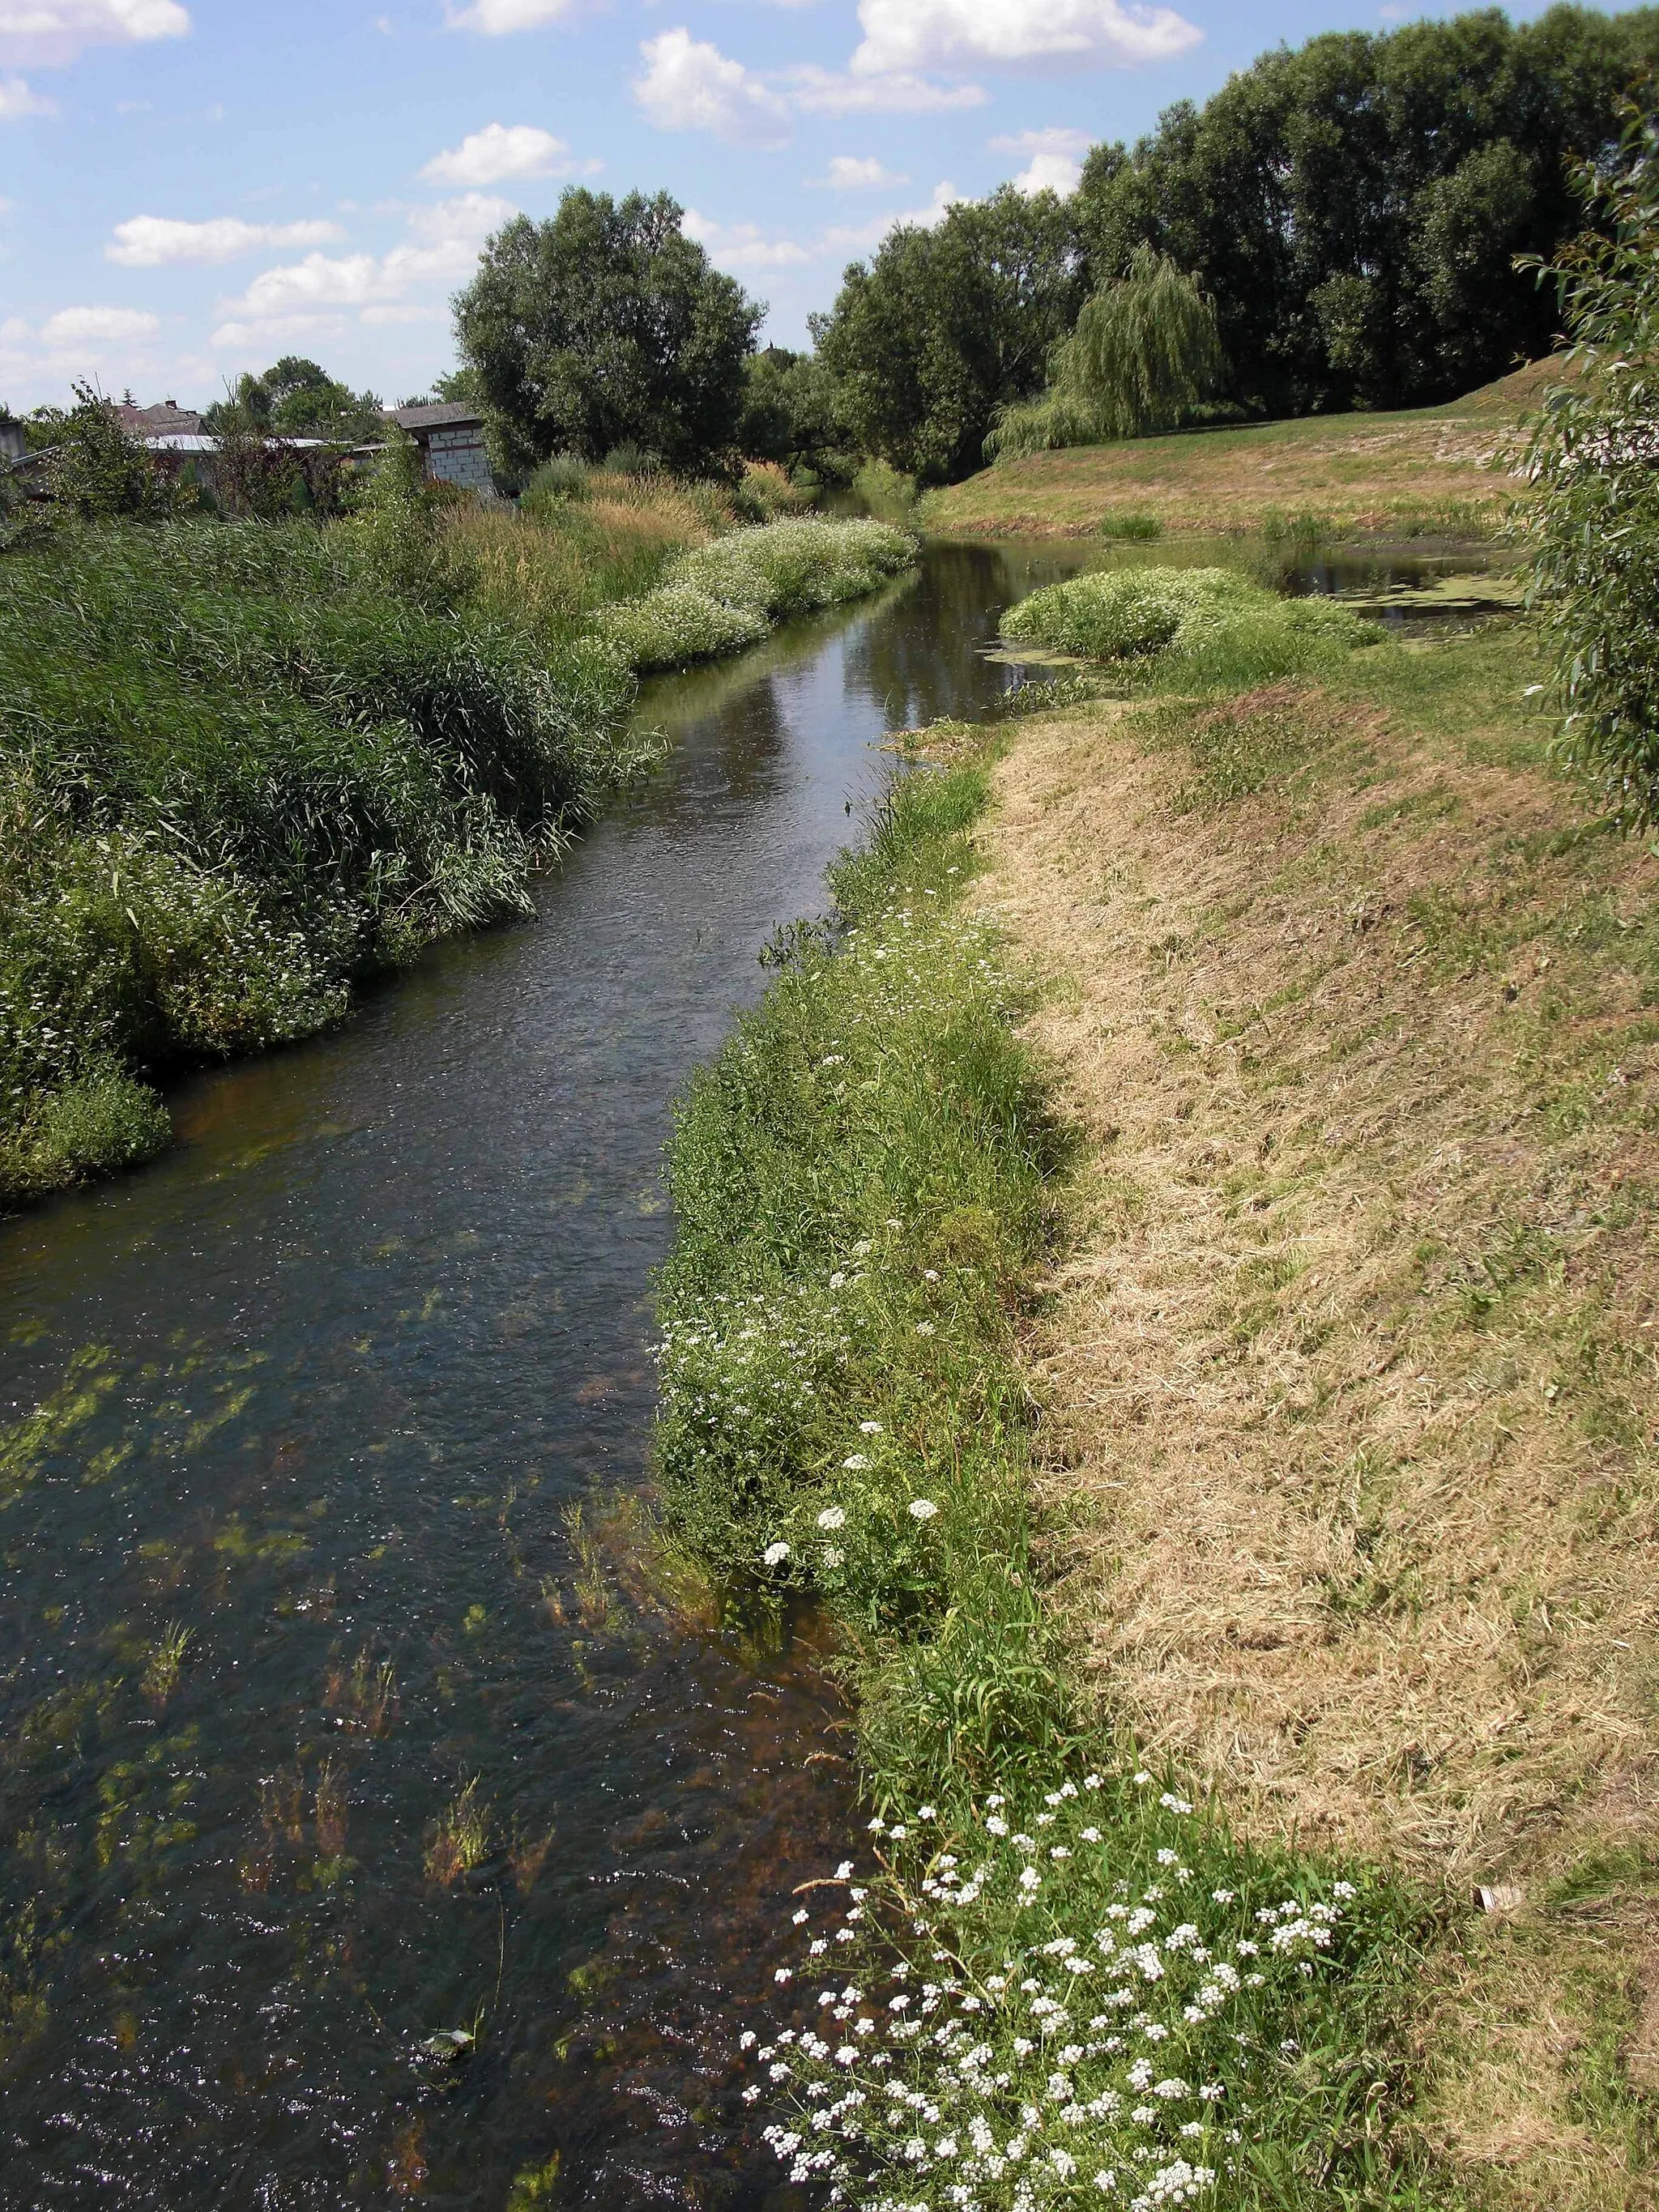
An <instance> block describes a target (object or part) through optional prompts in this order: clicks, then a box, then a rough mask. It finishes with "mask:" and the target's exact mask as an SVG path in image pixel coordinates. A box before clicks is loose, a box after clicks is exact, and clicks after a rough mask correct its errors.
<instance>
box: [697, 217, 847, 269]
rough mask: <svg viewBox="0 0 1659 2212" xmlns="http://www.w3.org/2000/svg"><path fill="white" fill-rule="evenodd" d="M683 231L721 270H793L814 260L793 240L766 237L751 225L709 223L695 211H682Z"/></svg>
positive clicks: (805, 248) (743, 223)
mask: <svg viewBox="0 0 1659 2212" xmlns="http://www.w3.org/2000/svg"><path fill="white" fill-rule="evenodd" d="M684 228H685V234H686V236H687V237H688V238H695V239H696V241H697V243H698V245H699V246H706V247H707V248H708V256H709V258H710V259H711V260H712V261H715V262H717V263H718V264H720V267H721V268H722V269H729V270H734V271H740V270H750V269H793V268H798V267H799V265H800V264H801V263H802V262H804V261H812V260H816V259H817V258H818V257H817V255H815V254H814V253H812V252H811V250H810V249H809V248H808V247H806V246H802V245H801V244H799V241H798V240H795V239H793V238H768V237H767V236H766V235H765V234H764V233H763V231H762V230H761V229H760V228H758V227H757V225H756V224H754V223H752V222H738V223H723V222H711V221H710V220H709V218H708V216H701V215H699V214H698V213H697V211H696V209H695V208H689V209H688V210H686V216H685V225H684Z"/></svg>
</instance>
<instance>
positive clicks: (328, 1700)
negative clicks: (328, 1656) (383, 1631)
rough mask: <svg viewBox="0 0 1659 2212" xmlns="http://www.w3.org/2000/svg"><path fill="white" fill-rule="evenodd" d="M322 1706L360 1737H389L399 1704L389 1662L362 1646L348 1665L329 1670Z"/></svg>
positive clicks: (369, 1648)
mask: <svg viewBox="0 0 1659 2212" xmlns="http://www.w3.org/2000/svg"><path fill="white" fill-rule="evenodd" d="M323 1704H324V1705H325V1707H326V1708H327V1710H328V1711H331V1712H337V1713H339V1714H340V1715H341V1716H342V1717H343V1719H344V1721H345V1723H346V1725H347V1726H348V1727H349V1728H352V1729H356V1730H357V1731H358V1732H359V1733H360V1734H362V1735H371V1736H380V1735H389V1734H390V1732H391V1729H392V1721H393V1718H394V1717H395V1715H396V1712H397V1705H398V1671H397V1668H396V1667H395V1666H394V1665H393V1663H392V1661H391V1660H390V1659H378V1658H376V1656H374V1648H373V1646H372V1645H370V1644H364V1645H363V1647H362V1650H360V1651H359V1652H357V1654H356V1656H355V1657H354V1658H353V1659H352V1661H351V1662H350V1664H349V1666H347V1665H345V1664H343V1663H337V1664H335V1665H332V1666H331V1667H330V1668H329V1670H328V1675H327V1679H326V1680H325V1683H324V1685H323Z"/></svg>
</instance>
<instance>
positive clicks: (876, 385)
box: [812, 185, 1084, 482]
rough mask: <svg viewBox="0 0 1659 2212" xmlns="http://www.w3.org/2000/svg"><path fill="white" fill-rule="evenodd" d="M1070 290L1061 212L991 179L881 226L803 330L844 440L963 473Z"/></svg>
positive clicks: (1071, 299)
mask: <svg viewBox="0 0 1659 2212" xmlns="http://www.w3.org/2000/svg"><path fill="white" fill-rule="evenodd" d="M1083 296H1084V295H1083V283H1082V278H1081V275H1080V271H1079V259H1078V252H1077V240H1076V234H1075V232H1074V229H1073V224H1072V220H1071V216H1070V214H1069V211H1068V210H1067V208H1066V204H1064V203H1063V202H1062V201H1060V199H1058V198H1057V197H1055V195H1054V193H1053V192H1038V193H1036V194H1035V195H1034V196H1033V197H1030V198H1029V199H1028V198H1026V197H1024V195H1023V194H1022V193H1020V192H1018V191H1015V190H1014V188H1013V186H1012V185H1004V186H1003V187H1002V189H1001V190H1000V191H997V192H994V193H993V195H992V196H991V197H990V198H989V199H987V200H980V201H960V202H958V203H957V205H956V206H954V207H952V208H951V209H950V210H948V212H947V213H946V215H945V217H944V219H943V221H942V222H939V224H937V225H936V226H935V227H934V228H933V229H931V230H930V229H924V228H922V227H921V225H919V224H915V223H907V224H902V225H901V226H900V227H899V228H898V229H896V230H895V231H893V232H891V233H890V235H889V236H888V237H887V239H886V240H884V243H883V244H882V246H881V247H880V249H879V250H878V252H877V253H876V255H875V258H874V259H873V260H872V261H871V262H869V263H867V264H866V263H864V262H854V264H853V265H852V266H851V267H850V268H849V269H848V270H847V272H846V275H845V276H844V277H843V278H842V289H841V293H840V295H839V296H838V298H837V299H836V305H835V308H834V311H833V313H830V314H829V315H828V316H825V317H819V318H817V319H815V320H814V322H813V325H812V328H813V335H814V336H815V337H816V338H817V343H818V351H819V353H820V355H821V356H822V358H823V362H824V363H825V365H826V366H827V368H829V372H830V374H831V375H832V376H833V377H834V379H835V380H836V393H837V403H838V405H839V408H840V411H841V413H842V417H843V419H844V420H845V421H846V422H847V424H848V428H849V429H850V431H851V432H852V435H853V436H854V440H855V441H856V442H857V443H858V444H859V445H860V447H862V448H863V449H864V451H865V452H866V453H873V454H876V455H878V456H879V457H880V459H883V460H885V461H890V462H891V464H892V465H893V466H894V467H895V468H898V469H902V470H903V471H904V472H905V473H906V474H907V475H908V476H915V477H921V478H922V479H923V480H925V481H928V482H939V481H941V480H945V479H949V478H953V477H961V476H965V475H967V474H968V473H969V471H971V470H974V469H976V468H977V467H978V466H979V465H980V461H981V453H982V449H983V447H984V443H985V438H986V434H987V431H988V430H989V429H990V428H991V425H992V422H993V421H994V418H995V416H996V415H997V413H998V411H999V410H1000V409H1001V408H1003V407H1006V406H1007V405H1008V404H1010V403H1011V402H1014V401H1018V400H1021V399H1025V398H1030V396H1031V395H1032V394H1033V393H1034V392H1037V391H1038V390H1040V389H1041V387H1042V384H1043V381H1044V377H1045V373H1046V370H1047V368H1048V355H1049V352H1050V349H1052V348H1053V346H1054V344H1055V343H1057V342H1058V341H1059V340H1060V339H1061V338H1063V337H1065V336H1066V333H1067V332H1068V331H1069V330H1070V329H1071V326H1072V323H1073V319H1074V318H1075V317H1076V314H1077V312H1078V309H1079V306H1080V305H1081V304H1082V300H1083Z"/></svg>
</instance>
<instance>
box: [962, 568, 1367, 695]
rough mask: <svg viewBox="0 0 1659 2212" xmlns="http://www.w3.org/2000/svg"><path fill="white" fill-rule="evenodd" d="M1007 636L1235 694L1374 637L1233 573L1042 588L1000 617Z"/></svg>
mask: <svg viewBox="0 0 1659 2212" xmlns="http://www.w3.org/2000/svg"><path fill="white" fill-rule="evenodd" d="M1002 627H1003V630H1004V632H1005V633H1006V635H1008V636H1009V637H1012V638H1018V639H1021V640H1026V641H1030V642H1031V643H1033V644H1036V645H1043V646H1048V647H1052V648H1054V650H1056V651H1059V652H1062V653H1085V654H1087V655H1088V656H1089V657H1090V658H1091V659H1097V660H1107V661H1121V662H1127V663H1130V664H1135V663H1145V664H1155V665H1156V673H1157V679H1158V683H1159V684H1161V685H1164V686H1166V687H1169V688H1177V689H1178V688H1189V689H1193V690H1223V689H1235V690H1236V689H1238V688H1241V687H1242V686H1243V685H1245V684H1266V683H1271V682H1273V680H1274V679H1275V678H1279V677H1284V676H1290V675H1295V674H1297V673H1300V672H1301V671H1304V670H1307V669H1310V668H1316V667H1318V666H1319V665H1322V663H1325V662H1328V661H1330V660H1332V659H1335V658H1338V657H1340V656H1341V655H1343V654H1345V653H1348V652H1350V651H1351V650H1352V648H1353V647H1356V646H1358V645H1364V644H1367V643H1369V642H1370V641H1372V640H1373V639H1374V638H1376V636H1378V635H1381V633H1380V632H1379V631H1377V630H1376V629H1375V627H1374V626H1373V625H1371V624H1369V623H1363V622H1361V621H1360V620H1359V619H1358V617H1356V616H1355V615H1354V614H1353V613H1352V611H1350V610H1349V609H1348V608H1346V607H1344V606H1339V605H1336V604H1335V603H1334V601H1332V600H1329V599H1280V598H1279V597H1278V596H1277V595H1276V594H1275V593H1274V592H1269V591H1267V590H1264V589H1263V587H1262V586H1261V585H1260V584H1257V583H1255V582H1253V581H1252V580H1251V579H1250V578H1249V576H1247V575H1244V574H1242V573H1241V572H1240V571H1239V570H1237V569H1234V568H1119V569H1108V570H1102V571H1097V572H1096V573H1095V574H1090V575H1084V576H1073V577H1072V578H1071V579H1069V580H1067V581H1066V583H1063V584H1051V585H1049V586H1047V587H1046V588H1045V589H1044V590H1042V591H1039V592H1032V594H1031V595H1030V598H1029V599H1022V600H1021V601H1020V602H1019V603H1018V605H1017V606H1014V607H1011V608H1010V609H1009V611H1008V612H1007V613H1006V615H1005V616H1004V617H1003V618H1002Z"/></svg>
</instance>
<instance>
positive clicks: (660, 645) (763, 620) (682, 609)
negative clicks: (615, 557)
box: [599, 516, 915, 670]
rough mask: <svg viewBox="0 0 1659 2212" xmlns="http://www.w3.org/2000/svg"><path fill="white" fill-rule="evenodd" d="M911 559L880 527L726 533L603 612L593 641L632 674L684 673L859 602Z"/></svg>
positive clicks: (773, 526)
mask: <svg viewBox="0 0 1659 2212" xmlns="http://www.w3.org/2000/svg"><path fill="white" fill-rule="evenodd" d="M914 561H915V540H914V538H909V537H908V536H906V534H905V533H904V532H902V531H900V530H895V529H893V528H891V527H890V526H888V525H887V524H885V523H881V522H863V521H858V522H833V521H829V520H824V519H823V518H822V517H818V516H812V517H807V518H803V519H802V520H798V521H782V522H773V523H767V524H763V525H762V526H758V527H757V528H754V529H751V530H739V531H734V532H732V534H731V535H730V536H729V537H726V538H715V539H714V541H713V543H712V544H708V545H702V546H699V547H698V548H696V550H695V551H693V552H690V553H684V554H682V555H681V556H680V557H679V559H678V561H676V562H673V564H672V565H671V568H669V570H668V573H667V575H666V577H665V580H664V581H663V582H662V584H661V585H660V586H659V587H658V588H657V589H656V590H655V591H653V592H646V593H645V594H644V595H643V596H642V597H641V598H639V599H631V600H628V601H625V602H624V603H623V604H622V605H617V606H614V607H611V608H608V609H606V610H605V612H604V613H603V614H602V616H601V617H600V620H599V634H600V635H601V636H603V637H604V638H605V639H606V640H607V641H609V642H610V643H611V644H612V645H614V646H616V647H618V648H619V649H620V650H621V652H622V653H623V654H624V655H625V656H626V658H627V659H628V661H629V665H630V666H632V667H635V668H638V669H641V670H643V669H652V668H678V667H683V666H684V665H686V664H687V663H688V662H690V661H693V660H702V659H708V658H710V657H711V656H712V655H714V654H716V653H731V652H733V651H735V650H737V648H738V647H741V646H744V645H752V644H754V643H755V642H757V640H759V639H760V638H763V637H764V636H765V635H766V633H767V631H768V630H769V629H770V628H771V626H772V624H773V623H777V622H784V621H787V619H789V617H792V616H794V615H802V614H809V613H811V611H813V610H814V609H815V608H817V607H828V606H834V605H837V604H838V603H839V602H840V601H842V600H843V599H858V598H861V597H862V596H863V594H864V593H865V592H872V591H874V590H875V589H876V588H877V587H878V586H879V585H881V584H883V583H884V582H885V581H886V580H887V579H888V578H889V577H890V576H895V575H896V574H898V573H899V571H900V570H901V569H903V568H908V567H910V565H911V564H912V563H913V562H914Z"/></svg>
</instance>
